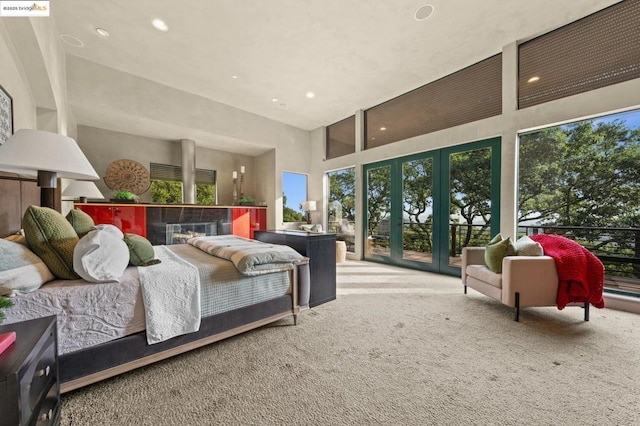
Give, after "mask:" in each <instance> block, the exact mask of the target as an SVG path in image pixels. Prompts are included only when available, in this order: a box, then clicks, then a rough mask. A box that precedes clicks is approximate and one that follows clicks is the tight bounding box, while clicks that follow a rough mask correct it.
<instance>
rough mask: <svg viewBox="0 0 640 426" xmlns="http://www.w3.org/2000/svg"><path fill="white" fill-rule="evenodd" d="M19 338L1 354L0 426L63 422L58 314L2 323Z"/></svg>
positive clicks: (4, 329) (5, 331)
mask: <svg viewBox="0 0 640 426" xmlns="http://www.w3.org/2000/svg"><path fill="white" fill-rule="evenodd" d="M9 331H15V332H16V341H15V342H14V343H13V344H12V345H11V346H9V347H8V348H7V349H6V350H5V351H4V352H2V353H1V354H0V413H2V415H1V416H0V426H15V425H35V424H38V425H57V424H58V423H59V422H60V387H59V383H58V337H57V327H56V317H55V316H49V317H44V318H38V319H34V320H28V321H22V322H18V323H14V324H6V325H2V326H0V333H7V332H9Z"/></svg>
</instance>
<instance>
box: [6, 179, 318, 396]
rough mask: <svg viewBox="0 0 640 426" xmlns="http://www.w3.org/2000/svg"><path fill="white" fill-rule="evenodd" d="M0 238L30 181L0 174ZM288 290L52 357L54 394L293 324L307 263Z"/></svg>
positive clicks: (9, 230) (16, 217)
mask: <svg viewBox="0 0 640 426" xmlns="http://www.w3.org/2000/svg"><path fill="white" fill-rule="evenodd" d="M0 191H2V193H3V202H2V203H0V237H4V236H6V235H10V234H13V233H15V232H16V231H18V230H19V229H21V228H22V214H23V212H24V210H25V209H26V208H27V207H28V206H29V205H31V204H35V205H39V204H40V191H39V188H38V187H37V184H36V181H35V179H30V178H24V177H21V176H18V175H15V174H8V173H1V172H0ZM290 282H292V283H293V285H292V289H291V293H290V294H287V295H285V296H281V297H278V298H276V299H272V300H268V301H266V302H262V303H258V304H255V305H251V306H247V307H244V308H240V309H235V310H232V311H228V312H224V313H221V314H217V315H213V316H209V317H204V318H202V320H201V324H200V329H199V330H198V331H197V332H195V333H189V334H184V335H182V336H177V337H174V338H172V339H169V340H166V341H164V342H160V343H156V344H153V345H149V344H147V338H146V333H145V332H144V331H142V332H139V333H136V334H132V335H129V336H125V337H122V338H119V339H116V340H112V341H109V342H105V343H103V344H100V345H97V346H93V347H90V348H86V349H82V350H79V351H75V352H71V353H67V354H62V355H60V356H59V357H58V361H59V376H60V379H59V380H60V392H61V393H64V392H69V391H72V390H74V389H78V388H81V387H83V386H87V385H89V384H92V383H96V382H99V381H101V380H104V379H107V378H110V377H113V376H116V375H118V374H122V373H125V372H127V371H131V370H133V369H136V368H139V367H143V366H145V365H149V364H152V363H154V362H157V361H160V360H163V359H166V358H169V357H172V356H174V355H178V354H181V353H184V352H188V351H190V350H193V349H196V348H199V347H202V346H205V345H208V344H211V343H214V342H217V341H220V340H222V339H226V338H227V337H231V336H235V335H237V334H240V333H244V332H245V331H249V330H253V329H255V328H258V327H262V326H264V325H267V324H270V323H273V322H275V321H278V320H281V319H283V318H287V317H293V323H294V325H295V324H297V319H298V314H299V312H300V308H301V306H302V307H304V306H308V304H309V285H310V284H309V263H308V261H306V262H303V263H300V264H299V265H298V267H297V268H294V269H293V270H292V271H290Z"/></svg>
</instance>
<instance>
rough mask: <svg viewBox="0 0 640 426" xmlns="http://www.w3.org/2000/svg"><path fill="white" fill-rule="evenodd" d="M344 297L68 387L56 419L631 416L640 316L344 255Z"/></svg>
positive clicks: (570, 420)
mask: <svg viewBox="0 0 640 426" xmlns="http://www.w3.org/2000/svg"><path fill="white" fill-rule="evenodd" d="M338 281H339V284H338V299H337V300H335V301H333V302H330V303H326V304H324V305H321V306H318V307H316V308H314V309H311V310H307V311H304V312H303V315H302V317H301V321H300V323H299V325H298V326H292V325H290V321H288V320H283V321H281V322H279V323H278V324H276V325H275V326H268V327H264V328H262V329H259V330H255V331H251V332H248V333H245V334H244V335H241V336H238V337H234V338H231V339H227V340H226V341H223V342H220V343H217V344H213V345H210V346H208V347H206V348H202V349H199V350H196V351H193V352H191V353H188V354H184V355H181V356H178V357H175V358H173V359H170V360H166V361H163V362H161V363H158V364H155V365H153V366H149V367H146V368H142V369H139V370H137V371H134V372H131V373H127V374H124V375H122V376H119V377H117V378H114V379H110V380H107V381H105V382H102V383H99V384H96V385H92V386H90V387H87V388H84V389H80V390H77V391H74V392H71V393H68V394H65V395H63V412H62V424H63V425H83V426H84V425H118V426H123V425H185V426H186V425H638V424H640V316H637V315H635V314H631V313H625V312H621V311H614V310H608V309H602V310H598V309H595V308H593V309H592V311H591V321H590V322H584V321H583V311H582V309H581V308H574V307H573V308H566V309H565V310H563V311H558V310H557V309H555V308H527V309H524V310H523V312H522V314H521V322H520V323H517V322H515V321H513V320H512V310H511V309H509V308H506V307H504V306H502V305H500V304H498V303H497V302H493V301H491V300H490V299H488V298H486V297H485V296H482V295H480V294H479V293H475V292H473V291H470V294H468V295H464V294H463V293H462V285H461V284H460V280H459V279H457V278H452V277H446V276H440V275H434V274H428V273H421V272H417V271H411V270H404V269H399V268H394V267H388V266H381V265H376V264H371V263H366V262H355V261H347V262H346V263H342V264H339V265H338Z"/></svg>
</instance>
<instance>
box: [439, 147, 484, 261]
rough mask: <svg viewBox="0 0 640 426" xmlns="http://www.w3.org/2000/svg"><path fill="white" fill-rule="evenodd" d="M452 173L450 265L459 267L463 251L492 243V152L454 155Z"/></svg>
mask: <svg viewBox="0 0 640 426" xmlns="http://www.w3.org/2000/svg"><path fill="white" fill-rule="evenodd" d="M449 170H450V172H449V173H450V175H449V188H450V192H449V245H448V248H449V265H451V266H460V265H461V256H462V248H463V247H467V246H484V245H486V244H487V243H488V242H489V240H490V235H491V228H490V224H491V148H482V149H476V150H472V151H464V152H457V153H454V154H451V155H450V157H449Z"/></svg>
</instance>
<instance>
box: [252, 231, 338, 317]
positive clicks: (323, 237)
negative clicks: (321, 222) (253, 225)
mask: <svg viewBox="0 0 640 426" xmlns="http://www.w3.org/2000/svg"><path fill="white" fill-rule="evenodd" d="M254 238H255V239H256V240H258V241H263V242H266V243H272V244H282V245H286V246H289V247H291V248H293V249H294V250H295V251H297V252H298V253H300V254H301V255H303V256H306V257H308V258H309V272H310V275H311V295H310V299H309V306H310V307H314V306H317V305H320V304H322V303H326V302H329V301H330V300H334V299H335V298H336V235H335V234H322V233H313V232H302V231H254Z"/></svg>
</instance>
